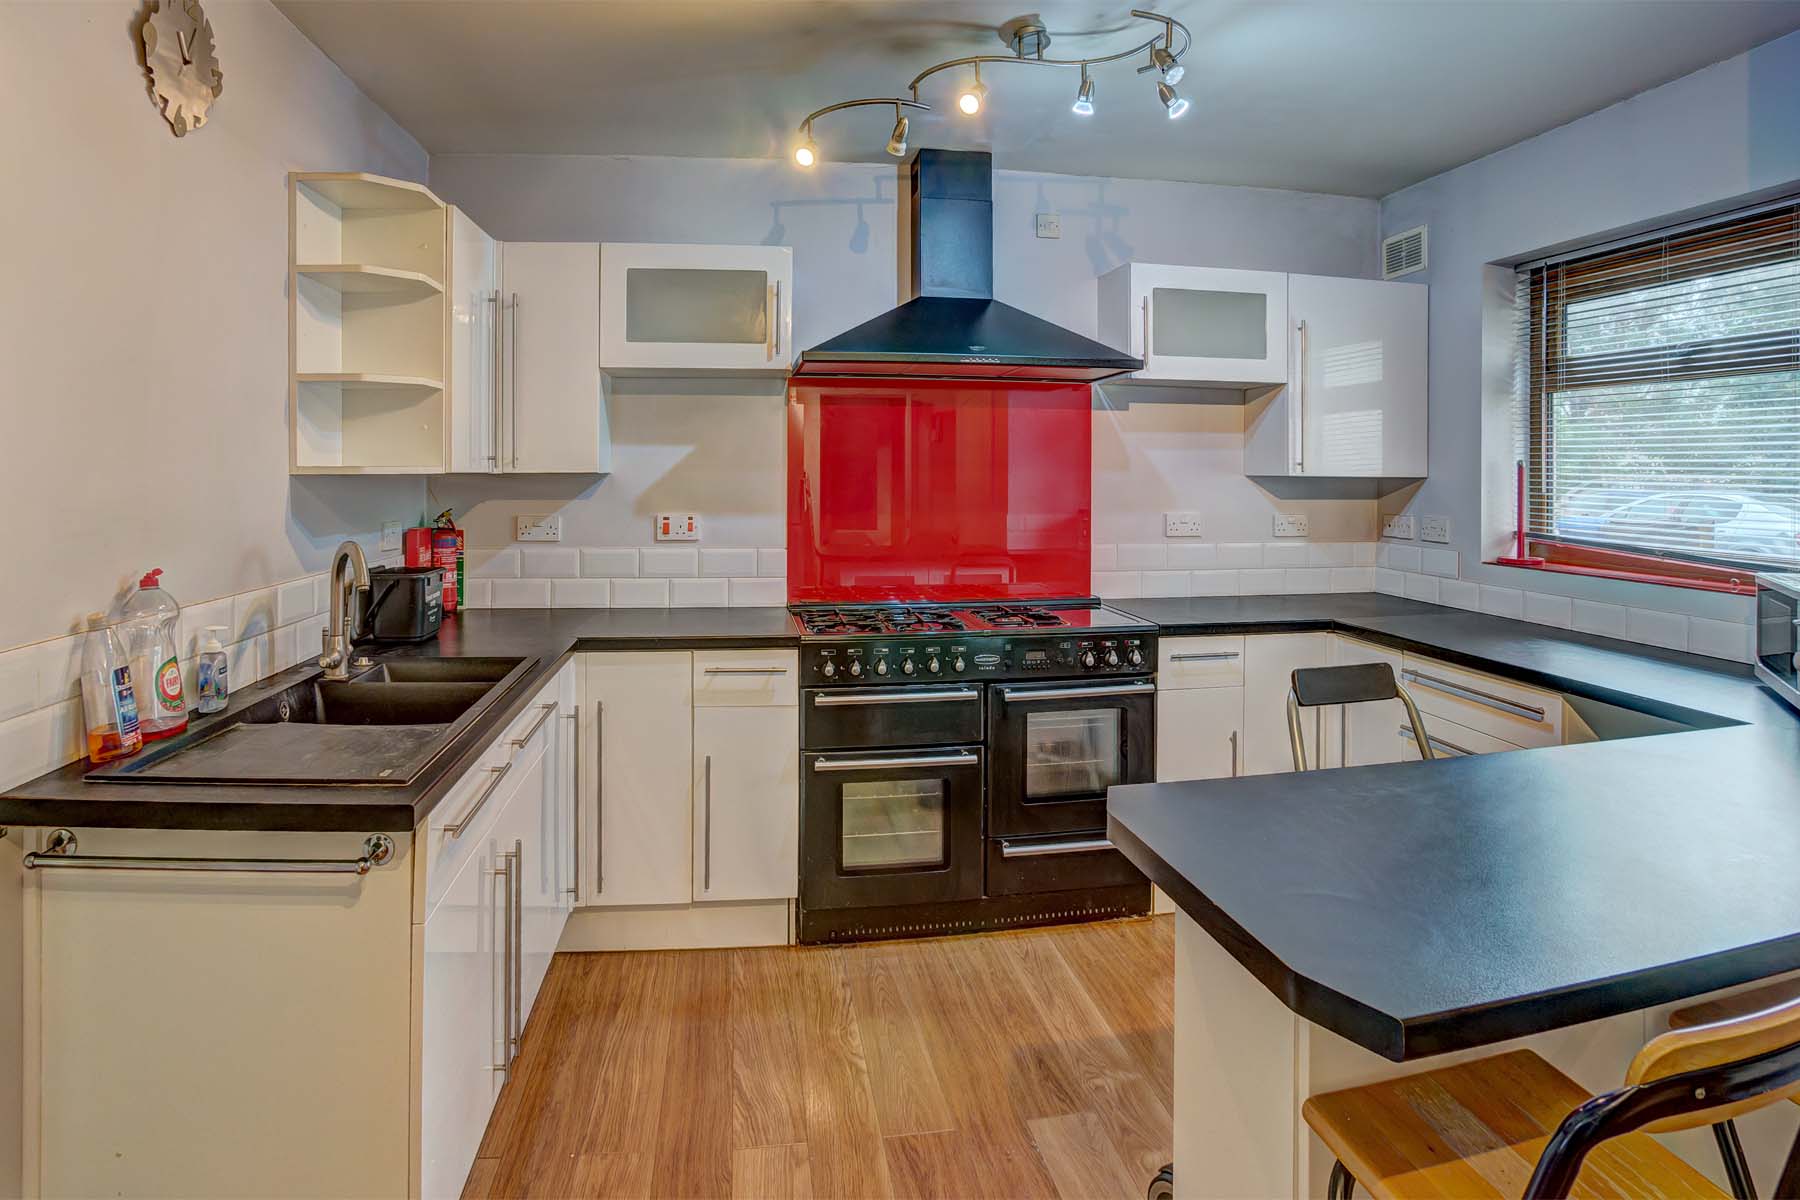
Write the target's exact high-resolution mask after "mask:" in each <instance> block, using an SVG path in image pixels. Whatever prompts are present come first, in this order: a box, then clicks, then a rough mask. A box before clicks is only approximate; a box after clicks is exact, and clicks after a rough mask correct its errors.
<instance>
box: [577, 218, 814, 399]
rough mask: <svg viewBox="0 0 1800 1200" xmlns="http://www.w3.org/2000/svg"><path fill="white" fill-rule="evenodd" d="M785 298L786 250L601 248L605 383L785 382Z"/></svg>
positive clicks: (788, 353) (789, 304)
mask: <svg viewBox="0 0 1800 1200" xmlns="http://www.w3.org/2000/svg"><path fill="white" fill-rule="evenodd" d="M793 293H794V256H793V251H792V250H790V249H788V248H787V247H786V246H702V245H670V244H654V243H645V242H608V243H606V244H605V245H604V246H602V247H601V248H600V365H601V367H602V369H603V370H605V371H606V372H607V373H608V374H612V375H708V374H726V375H786V374H787V372H788V368H789V366H790V364H791V363H792V361H793V356H794V350H793Z"/></svg>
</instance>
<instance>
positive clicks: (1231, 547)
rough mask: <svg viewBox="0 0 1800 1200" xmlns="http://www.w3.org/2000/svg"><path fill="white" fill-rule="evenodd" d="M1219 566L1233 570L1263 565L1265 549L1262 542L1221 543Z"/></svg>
mask: <svg viewBox="0 0 1800 1200" xmlns="http://www.w3.org/2000/svg"><path fill="white" fill-rule="evenodd" d="M1219 565H1220V566H1221V567H1228V568H1230V569H1232V570H1242V569H1243V568H1245V567H1260V566H1262V565H1263V548H1262V543H1261V542H1221V543H1219Z"/></svg>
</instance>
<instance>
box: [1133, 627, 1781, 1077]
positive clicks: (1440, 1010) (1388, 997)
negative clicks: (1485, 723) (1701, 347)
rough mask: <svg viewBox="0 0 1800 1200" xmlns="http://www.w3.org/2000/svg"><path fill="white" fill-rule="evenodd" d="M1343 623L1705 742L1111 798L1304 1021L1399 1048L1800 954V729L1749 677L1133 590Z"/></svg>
mask: <svg viewBox="0 0 1800 1200" xmlns="http://www.w3.org/2000/svg"><path fill="white" fill-rule="evenodd" d="M1119 606H1120V607H1123V608H1125V609H1127V610H1129V611H1131V612H1133V613H1136V614H1137V615H1139V616H1143V617H1146V618H1148V619H1150V620H1153V621H1156V622H1157V623H1158V624H1159V626H1160V627H1161V629H1162V632H1163V634H1164V635H1165V636H1172V635H1180V634H1184V633H1189V634H1216V633H1227V632H1269V633H1273V632H1290V631H1298V630H1333V631H1337V632H1342V633H1347V634H1351V635H1353V636H1356V637H1358V638H1362V639H1364V640H1367V641H1371V642H1375V643H1378V644H1381V645H1385V646H1388V647H1391V648H1394V649H1400V650H1412V651H1416V652H1419V653H1422V654H1427V655H1430V656H1431V657H1433V658H1437V659H1440V660H1443V661H1447V662H1455V663H1460V664H1462V665H1465V666H1469V667H1473V668H1477V669H1480V670H1485V671H1489V672H1492V673H1495V674H1499V675H1504V676H1507V677H1510V678H1515V679H1519V680H1522V681H1525V682H1530V683H1536V684H1540V685H1544V686H1546V687H1550V688H1554V689H1557V690H1560V691H1564V692H1568V693H1572V694H1575V695H1578V696H1589V697H1593V698H1596V699H1600V700H1606V701H1610V702H1612V703H1617V704H1623V705H1625V706H1627V707H1631V708H1636V709H1640V710H1643V711H1649V712H1654V713H1658V714H1660V715H1664V716H1669V717H1673V718H1675V719H1676V720H1679V721H1682V722H1683V723H1684V724H1687V725H1691V726H1699V727H1700V728H1696V729H1693V730H1691V731H1687V732H1680V733H1670V734H1660V735H1655V736H1649V737H1639V738H1630V739H1622V740H1617V741H1610V742H1597V743H1591V744H1586V745H1572V746H1557V747H1548V748H1544V749H1534V750H1522V751H1515V752H1510V753H1506V754H1492V755H1484V756H1478V757H1468V758H1454V759H1448V760H1440V761H1436V762H1419V763H1393V764H1385V765H1380V766H1368V767H1353V768H1347V769H1343V770H1333V771H1317V772H1312V773H1309V774H1283V775H1262V776H1247V777H1242V778H1236V779H1218V780H1195V781H1189V782H1182V783H1167V784H1138V785H1134V786H1129V787H1117V788H1114V789H1112V792H1111V794H1110V796H1109V799H1108V827H1109V830H1110V835H1111V837H1112V839H1113V841H1114V842H1115V843H1116V844H1117V845H1118V846H1119V847H1120V848H1121V849H1122V850H1124V852H1125V853H1126V855H1127V856H1128V857H1130V858H1131V859H1132V861H1133V862H1135V863H1136V864H1137V865H1138V867H1139V868H1140V869H1142V870H1143V871H1144V872H1145V873H1146V874H1147V875H1149V876H1150V878H1151V879H1152V880H1153V881H1154V882H1156V883H1157V884H1158V885H1159V886H1160V887H1162V889H1163V890H1164V891H1165V892H1167V893H1168V894H1169V895H1170V897H1171V898H1172V899H1173V900H1174V901H1175V903H1176V904H1178V905H1179V906H1180V907H1181V908H1182V910H1183V911H1184V912H1186V913H1187V915H1188V916H1190V917H1192V918H1193V919H1194V920H1195V921H1196V922H1198V923H1199V924H1200V925H1201V926H1202V927H1203V928H1204V929H1205V930H1206V931H1207V932H1208V933H1209V934H1210V935H1211V936H1212V937H1213V938H1215V939H1216V940H1217V941H1218V942H1219V944H1220V945H1222V946H1223V947H1224V948H1225V949H1226V950H1227V951H1228V952H1229V953H1230V954H1231V955H1232V956H1233V957H1234V958H1236V959H1237V960H1238V961H1239V962H1240V963H1242V964H1243V965H1244V966H1245V967H1246V968H1247V969H1249V970H1250V972H1251V973H1252V974H1253V975H1255V976H1256V978H1257V979H1259V980H1260V981H1261V982H1262V983H1263V984H1264V986H1266V987H1267V988H1268V989H1269V990H1270V991H1271V992H1272V993H1274V994H1275V995H1276V996H1277V997H1278V998H1279V999H1280V1000H1281V1001H1282V1002H1283V1003H1284V1004H1286V1005H1287V1006H1288V1007H1289V1008H1290V1009H1292V1010H1293V1011H1294V1012H1295V1013H1297V1014H1299V1015H1300V1016H1302V1017H1305V1018H1306V1019H1308V1020H1310V1021H1313V1022H1315V1023H1317V1024H1319V1025H1321V1026H1324V1027H1325V1028H1328V1029H1331V1030H1333V1031H1334V1032H1336V1033H1338V1034H1341V1035H1342V1036H1344V1037H1346V1038H1348V1039H1350V1040H1351V1041H1354V1042H1356V1043H1358V1044H1360V1045H1362V1046H1364V1047H1366V1048H1368V1049H1370V1050H1373V1051H1375V1052H1376V1053H1378V1054H1381V1055H1384V1056H1386V1057H1388V1058H1390V1059H1395V1060H1403V1059H1411V1058H1416V1057H1420V1056H1424V1055H1430V1054H1437V1053H1442V1052H1445V1051H1449V1050H1455V1049H1461V1048H1466V1047H1470V1046H1479V1045H1486V1044H1489V1043H1492V1042H1496V1041H1500V1040H1502V1039H1505V1038H1510V1037H1516V1036H1522V1035H1525V1034H1530V1033H1537V1032H1541V1031H1543V1030H1547V1029H1554V1028H1558V1027H1561V1026H1565V1025H1571V1024H1575V1023H1577V1022H1581V1021H1586V1020H1593V1019H1597V1018H1600V1017H1605V1016H1610V1015H1613V1014H1616V1013H1621V1012H1628V1011H1633V1010H1636V1009H1641V1008H1646V1007H1649V1006H1652V1005H1655V1004H1660V1003H1666V1002H1670V1001H1674V1000H1679V999H1682V998H1685V997H1688V996H1692V995H1697V994H1699V993H1701V992H1705V991H1710V990H1712V989H1715V988H1720V987H1726V986H1730V985H1733V984H1738V983H1744V982H1748V981H1751V980H1755V979H1759V978H1763V977H1766V976H1769V975H1774V974H1778V973H1780V972H1784V971H1789V970H1794V969H1800V719H1797V717H1796V714H1795V713H1794V712H1793V711H1792V710H1790V709H1788V708H1787V707H1785V706H1784V705H1782V704H1781V703H1780V702H1779V701H1777V700H1776V699H1775V698H1774V697H1773V696H1772V695H1771V694H1770V693H1768V692H1767V691H1766V690H1764V689H1763V688H1761V687H1759V686H1758V685H1757V684H1756V682H1755V680H1754V679H1753V678H1752V677H1751V675H1750V673H1749V668H1747V667H1738V666H1735V665H1732V664H1728V663H1722V662H1719V661H1718V660H1715V659H1706V658H1701V657H1698V656H1695V655H1689V654H1683V653H1678V652H1674V651H1664V650H1656V649H1652V648H1649V647H1642V646H1637V645H1634V644H1631V643H1625V642H1618V641H1613V640H1611V639H1606V638H1599V637H1593V636H1589V635H1586V634H1579V633H1571V632H1568V631H1564V630H1557V629H1549V628H1546V627H1544V626H1540V625H1531V624H1527V623H1524V622H1520V621H1511V620H1505V619H1502V618H1498V617H1490V616H1485V615H1482V614H1478V613H1469V612H1463V611H1461V610H1455V609H1446V608H1442V607H1439V606H1437V605H1429V604H1421V603H1419V602H1416V601H1408V600H1401V599H1397V598H1393V597H1386V596H1368V595H1354V596H1342V597H1338V596H1289V597H1236V598H1234V597H1226V598H1218V599H1210V598H1208V599H1200V598H1195V599H1168V600H1141V601H1121V602H1119Z"/></svg>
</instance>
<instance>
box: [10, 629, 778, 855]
mask: <svg viewBox="0 0 1800 1200" xmlns="http://www.w3.org/2000/svg"><path fill="white" fill-rule="evenodd" d="M799 641H800V638H799V632H798V630H797V629H796V627H795V625H794V622H793V619H792V618H791V617H790V616H789V615H788V611H787V609H785V608H670V609H660V608H659V609H630V608H620V609H573V608H569V609H556V608H552V609H491V610H473V611H468V612H461V613H456V614H451V615H447V616H446V617H445V618H444V625H443V629H442V630H441V631H440V632H439V634H438V636H437V638H436V639H435V640H434V641H430V642H426V643H423V644H421V645H418V646H404V647H395V648H393V649H390V650H388V651H386V652H385V653H376V654H375V657H376V658H377V659H384V658H394V657H407V656H417V657H426V658H453V657H487V656H504V657H513V656H522V657H527V658H535V659H537V660H538V661H537V665H536V666H535V667H534V668H532V670H531V671H530V672H529V673H527V674H526V675H524V676H522V677H521V678H520V679H519V680H518V681H516V682H515V683H514V684H513V685H511V686H510V687H509V688H508V689H507V694H506V695H505V696H503V697H502V698H501V699H500V701H499V702H498V703H496V704H495V705H494V706H493V708H491V709H490V710H489V711H488V712H487V713H485V714H484V715H483V716H482V717H481V719H480V720H478V721H475V722H474V723H472V724H471V725H470V726H469V727H468V728H467V729H465V730H464V731H463V732H462V733H461V734H460V735H459V736H458V737H457V739H456V741H455V742H454V743H453V744H452V745H451V746H449V747H448V748H447V749H446V750H445V752H443V753H442V754H440V755H439V756H438V757H437V758H436V759H434V760H433V761H432V763H431V764H430V765H429V766H428V767H427V768H426V770H425V772H424V773H422V774H421V775H420V776H419V778H417V779H415V780H413V781H412V782H411V783H410V784H407V785H405V786H402V787H388V786H369V785H363V786H343V787H261V786H245V787H235V786H229V785H224V786H221V785H214V784H208V785H195V784H185V785H184V784H159V783H138V782H132V783H89V782H87V781H86V780H85V779H83V778H82V776H83V775H84V774H85V773H86V772H87V771H88V770H89V765H88V762H87V760H86V759H82V760H80V761H78V762H73V763H70V764H69V765H68V766H66V767H63V768H61V769H60V770H56V771H52V772H51V773H49V774H48V775H44V776H41V777H39V778H37V779H34V780H32V781H31V782H30V783H26V784H22V785H20V786H19V787H16V788H14V789H12V790H11V791H9V792H7V793H5V794H4V795H0V825H71V826H76V827H78V828H79V827H87V828H94V827H117V828H125V829H255V830H305V831H339V830H342V831H349V832H358V833H404V832H410V831H411V830H412V829H413V828H415V827H416V826H417V825H418V823H419V822H420V821H422V820H423V819H424V818H425V815H426V814H427V813H429V812H430V811H431V809H432V806H433V805H435V804H436V803H437V802H438V800H439V799H440V798H441V797H442V796H443V795H444V794H445V793H446V792H448V791H449V790H450V788H451V787H452V786H454V785H455V783H456V781H457V780H458V779H460V778H461V777H462V776H463V775H464V774H465V773H466V772H467V771H468V770H470V769H471V768H472V767H473V766H474V765H475V763H476V760H477V759H478V758H479V757H480V755H481V752H482V751H483V749H485V748H486V746H487V745H488V743H490V742H491V741H492V740H493V739H494V737H495V735H496V734H498V733H499V732H500V731H501V730H502V729H504V728H505V726H506V723H507V722H508V721H510V720H512V719H513V718H514V717H515V716H517V715H518V714H519V712H520V711H521V710H523V708H524V707H525V705H526V704H527V703H529V702H530V700H531V698H532V696H534V695H535V694H536V693H537V691H538V689H539V688H540V687H542V686H543V684H544V682H545V681H546V680H548V679H549V678H550V676H551V675H553V674H554V673H555V672H556V670H557V669H558V668H559V667H561V666H562V664H563V663H564V662H566V661H567V660H568V658H569V656H570V655H572V654H578V653H584V652H588V651H596V650H740V649H754V648H757V647H767V646H797V645H798V644H799ZM365 652H367V653H375V652H374V650H373V649H372V648H371V649H367V650H365ZM316 669H317V668H315V667H314V666H313V665H312V664H310V663H307V664H302V665H300V666H297V667H294V668H292V669H290V670H287V671H283V672H281V673H279V674H277V675H272V676H270V677H269V678H267V679H264V680H262V681H260V682H258V683H255V684H252V685H250V686H249V687H244V688H240V689H238V690H237V691H236V692H234V693H233V695H232V703H233V706H234V707H236V706H239V705H243V704H252V703H255V702H256V700H258V699H260V698H261V697H262V696H264V695H267V694H269V693H270V692H276V691H280V690H281V689H282V688H285V687H287V686H289V685H290V684H292V683H294V682H296V681H298V680H300V679H303V678H304V677H305V676H306V675H307V674H308V673H309V672H312V671H314V670H316ZM208 726H209V722H208V719H207V718H204V717H197V718H195V720H194V722H193V724H192V725H191V726H190V728H189V731H188V732H187V733H185V734H182V735H181V736H182V737H183V738H187V739H195V740H198V739H199V738H201V737H204V736H206V735H207V733H208Z"/></svg>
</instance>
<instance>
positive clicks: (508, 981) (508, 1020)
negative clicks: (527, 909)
mask: <svg viewBox="0 0 1800 1200" xmlns="http://www.w3.org/2000/svg"><path fill="white" fill-rule="evenodd" d="M494 863H495V865H494V868H493V876H494V878H496V879H498V880H499V881H500V898H501V904H500V911H499V912H498V913H496V914H495V915H496V916H498V917H499V918H500V954H501V958H500V964H501V965H500V1004H501V1009H500V1061H499V1062H498V1063H496V1064H495V1065H494V1067H493V1070H496V1071H499V1072H500V1073H501V1074H502V1075H504V1076H505V1077H506V1078H508V1079H511V1078H512V1027H513V988H512V978H513V967H514V953H515V952H514V950H513V936H512V931H513V924H512V897H513V889H512V877H513V872H514V868H515V865H516V860H515V858H514V856H513V853H512V852H511V851H508V850H501V851H497V852H495V854H494ZM489 1011H490V1012H491V1011H492V1010H491V1009H490V1010H489Z"/></svg>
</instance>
